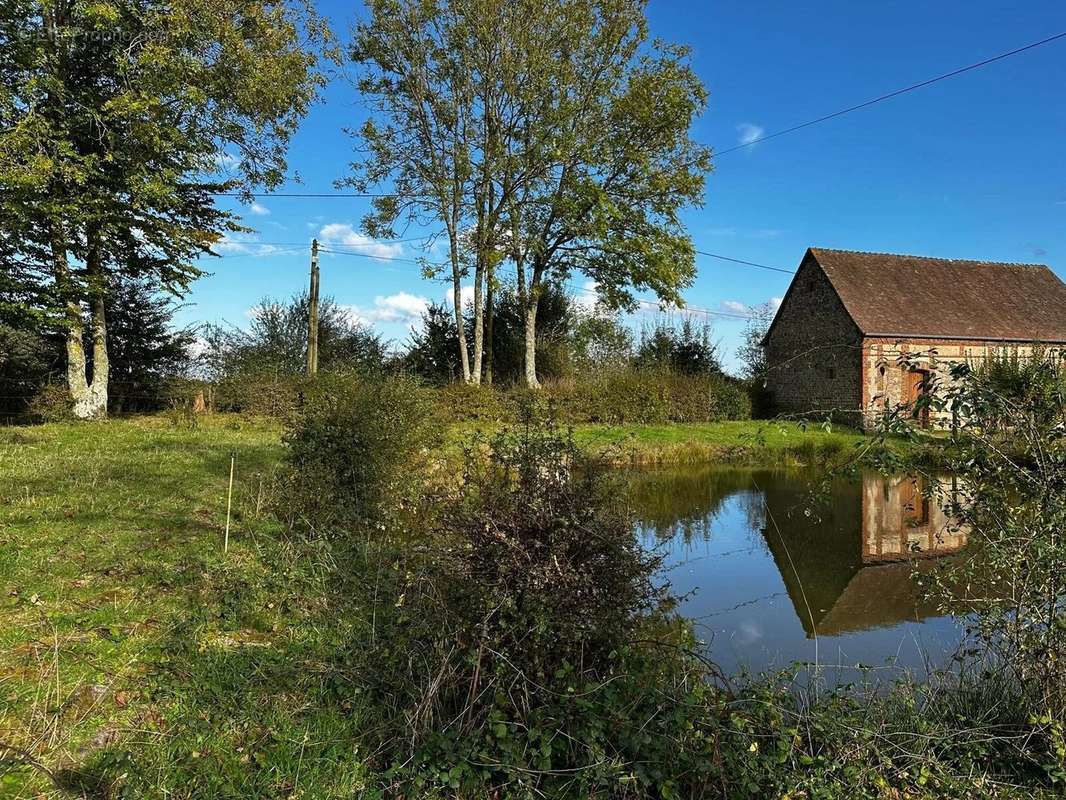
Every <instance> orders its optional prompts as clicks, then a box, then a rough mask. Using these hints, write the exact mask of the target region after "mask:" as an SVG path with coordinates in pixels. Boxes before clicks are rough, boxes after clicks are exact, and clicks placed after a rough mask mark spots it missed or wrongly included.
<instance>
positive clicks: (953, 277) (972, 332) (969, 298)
mask: <svg viewBox="0 0 1066 800" xmlns="http://www.w3.org/2000/svg"><path fill="white" fill-rule="evenodd" d="M809 253H810V255H811V256H813V258H814V259H815V260H816V261H817V262H818V264H819V265H820V266H821V267H822V269H823V270H824V271H825V274H826V275H827V276H828V277H829V280H830V282H831V283H832V284H833V287H834V288H835V289H836V291H837V294H839V295H840V299H841V301H842V302H843V303H844V307H845V308H846V309H847V311H848V313H849V314H850V315H851V317H852V319H854V320H855V324H856V325H858V327H859V329H860V330H861V331H862V332H863V334H865V335H866V336H877V335H884V336H909V337H931V338H935V337H944V338H957V339H997V340H1015V341H1040V342H1056V343H1057V342H1066V284H1064V283H1063V282H1062V281H1061V280H1059V278H1058V277H1057V276H1056V275H1055V273H1053V272H1052V271H1051V270H1050V269H1049V268H1048V267H1046V266H1044V265H1043V264H1002V263H995V262H991V261H959V260H954V259H944V258H925V257H922V256H906V255H893V254H890V253H858V252H853V251H850V250H827V249H824V248H820V247H818V248H814V247H812V248H811V249H810V250H809Z"/></svg>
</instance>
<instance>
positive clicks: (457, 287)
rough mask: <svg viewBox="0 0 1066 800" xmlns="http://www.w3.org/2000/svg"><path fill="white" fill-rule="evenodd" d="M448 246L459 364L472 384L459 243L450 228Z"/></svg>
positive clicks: (467, 381) (453, 230)
mask: <svg viewBox="0 0 1066 800" xmlns="http://www.w3.org/2000/svg"><path fill="white" fill-rule="evenodd" d="M448 246H449V248H450V250H451V253H450V255H451V260H452V305H453V306H454V308H455V328H456V335H457V337H458V339H459V364H460V366H461V368H462V372H463V382H464V383H469V382H470V354H469V353H468V352H467V349H466V326H465V325H463V274H462V272H461V271H460V269H459V242H458V239H457V237H456V232H455V229H454V228H452V227H449V230H448Z"/></svg>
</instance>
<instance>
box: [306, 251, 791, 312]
mask: <svg viewBox="0 0 1066 800" xmlns="http://www.w3.org/2000/svg"><path fill="white" fill-rule="evenodd" d="M319 252H320V253H333V254H335V255H342V256H356V257H358V258H371V259H375V260H378V261H399V262H401V263H406V264H416V265H420V263H421V262H418V261H415V260H413V259H410V258H398V257H395V256H376V255H372V254H370V253H346V252H342V251H338V250H329V249H326V248H324V247H319ZM723 257H724V256H723ZM728 260H730V261H734V260H736V259H728ZM739 263H748V262H739ZM755 266H763V265H761V264H756V265H755ZM766 269H776V267H766ZM784 271H786V270H782V272H784ZM568 285H569V286H570V288H571V289H573V290H574V291H577V292H584V293H585V294H590V295H595V296H597V297H598V296H599V294H598V293H597V292H596V291H595V290H593V289H586V288H585V287H583V286H582V287H578V286H574V285H573V284H572V283H568ZM634 301H635V302H636V303H637V304H638V305H642V306H651V307H654V308H658V309H660V310H663V309H662V306H661V305H660V304H659V303H657V302H655V301H654V300H642V299H639V298H634ZM677 310H678V311H688V312H692V313H694V314H708V315H712V316H716V317H730V318H733V319H750V316H749V315H747V314H734V313H731V312H729V311H714V310H712V309H709V308H699V307H698V306H689V305H685V306H683V307H678V308H677Z"/></svg>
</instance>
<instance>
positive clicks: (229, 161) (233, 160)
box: [215, 151, 241, 172]
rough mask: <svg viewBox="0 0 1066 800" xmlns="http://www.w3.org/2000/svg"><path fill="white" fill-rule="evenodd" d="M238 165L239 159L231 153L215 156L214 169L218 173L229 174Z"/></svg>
mask: <svg viewBox="0 0 1066 800" xmlns="http://www.w3.org/2000/svg"><path fill="white" fill-rule="evenodd" d="M240 163H241V159H240V158H239V157H238V156H235V155H233V153H227V152H225V151H223V152H221V153H216V154H215V167H216V168H217V169H218V171H219V172H229V171H231V170H232V169H233V168H234V167H236V166H237V165H238V164H240Z"/></svg>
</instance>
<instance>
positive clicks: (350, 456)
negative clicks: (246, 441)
mask: <svg viewBox="0 0 1066 800" xmlns="http://www.w3.org/2000/svg"><path fill="white" fill-rule="evenodd" d="M438 431H439V426H437V425H435V424H433V415H432V405H431V402H430V399H429V397H428V395H427V391H426V390H425V389H423V388H421V387H420V386H418V384H416V383H414V382H412V381H410V380H408V379H404V378H387V379H381V380H367V381H354V380H351V379H348V378H343V377H339V376H322V377H320V378H319V379H318V380H317V381H316V382H315V384H314V386H313V390H312V391H310V392H309V393H308V395H307V397H306V404H305V406H304V407H303V408H302V410H301V411H300V412H299V414H298V415H297V416H296V418H295V420H294V422H293V423H292V425H291V427H290V429H289V431H288V433H287V435H286V442H287V444H288V453H287V456H286V464H285V470H284V473H283V475H282V492H281V496H282V497H283V502H284V505H283V506H282V508H281V509H280V512H281V515H282V517H283V518H284V519H285V520H286V521H287V522H288V523H289V524H290V525H292V524H296V523H302V524H305V525H308V526H310V527H311V528H313V529H316V530H321V531H329V530H348V531H351V530H354V529H356V528H366V527H376V528H380V527H381V526H384V525H385V524H386V522H387V521H388V520H390V519H392V517H394V516H395V515H397V514H399V513H402V512H404V511H405V510H408V509H409V507H410V506H411V505H412V504H413V503H414V502H415V500H416V498H417V497H418V494H419V492H420V490H421V488H422V478H423V477H424V476H425V474H426V471H427V469H428V468H429V466H430V464H429V463H428V458H427V452H428V451H429V449H430V448H432V447H434V446H435V445H436V444H437V443H438V436H439V434H438Z"/></svg>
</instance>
